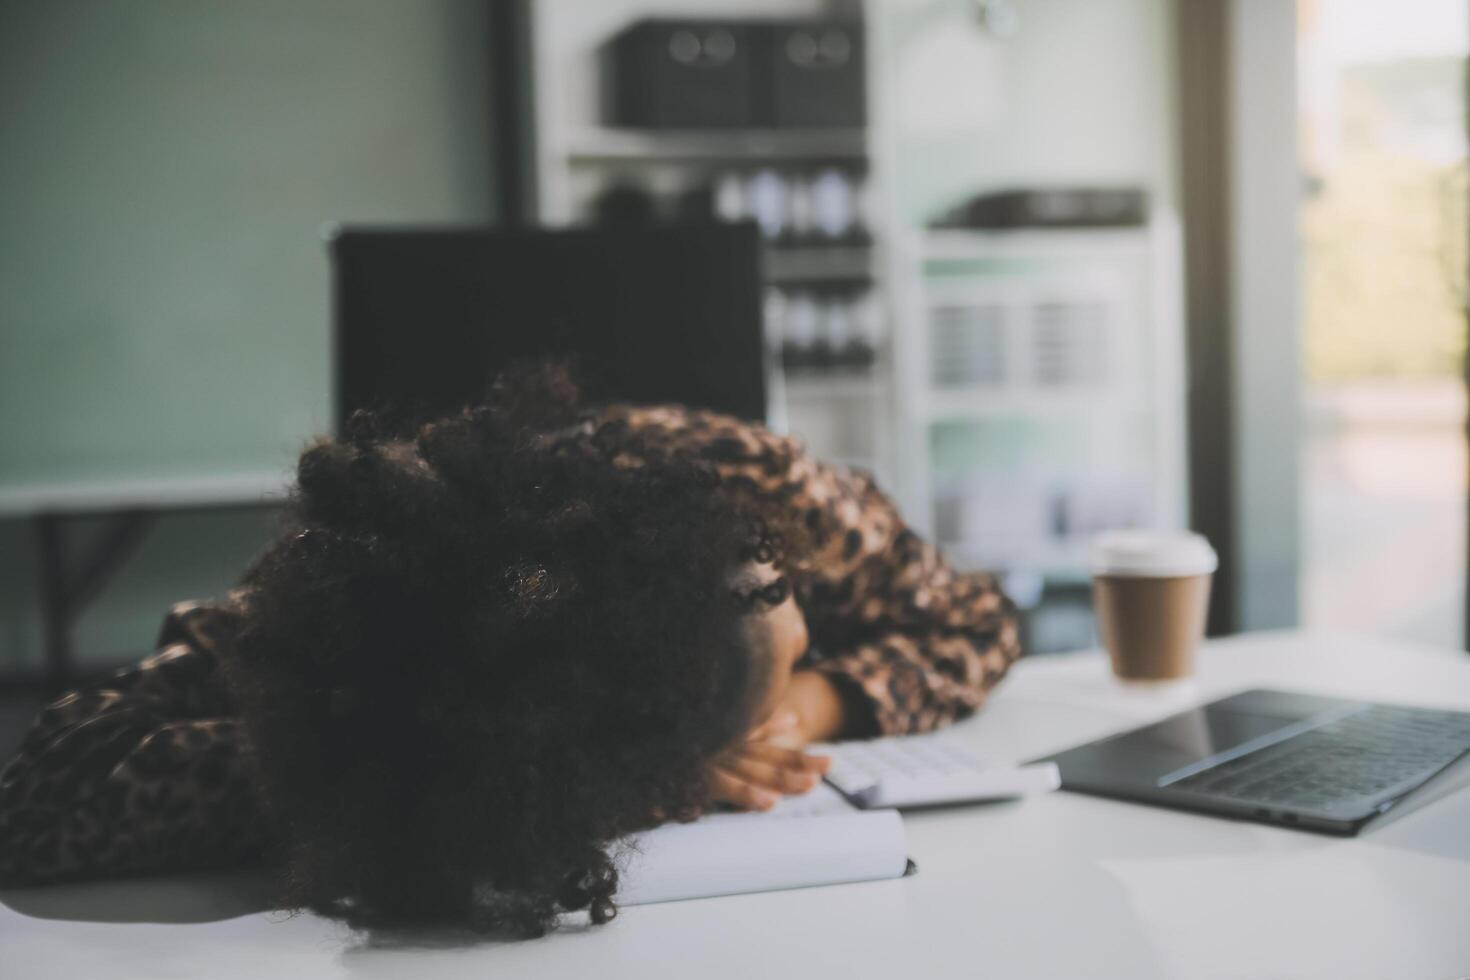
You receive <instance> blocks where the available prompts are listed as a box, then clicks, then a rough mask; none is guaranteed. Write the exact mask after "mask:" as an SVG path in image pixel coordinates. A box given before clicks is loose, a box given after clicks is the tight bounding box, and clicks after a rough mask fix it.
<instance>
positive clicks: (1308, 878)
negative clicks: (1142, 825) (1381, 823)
mask: <svg viewBox="0 0 1470 980" xmlns="http://www.w3.org/2000/svg"><path fill="white" fill-rule="evenodd" d="M1101 865H1102V867H1103V868H1104V870H1106V871H1107V872H1108V873H1109V874H1111V875H1113V876H1114V877H1115V878H1116V879H1117V880H1118V881H1119V882H1120V883H1121V884H1122V886H1123V888H1124V890H1125V891H1126V892H1127V894H1128V896H1129V898H1130V899H1131V901H1132V904H1133V906H1134V910H1135V912H1136V913H1137V914H1138V916H1139V917H1140V918H1141V919H1142V920H1143V924H1144V926H1145V932H1146V933H1147V935H1148V936H1149V937H1150V938H1151V939H1152V940H1153V942H1154V944H1155V946H1156V952H1157V953H1158V954H1159V956H1160V959H1161V960H1162V962H1163V964H1164V966H1165V967H1166V971H1165V972H1166V973H1167V974H1168V975H1170V976H1189V977H1296V976H1302V977H1326V976H1330V977H1333V978H1334V980H1349V978H1353V977H1362V978H1365V980H1368V978H1372V980H1381V978H1383V977H1458V976H1461V975H1463V974H1466V973H1467V972H1470V931H1467V930H1466V929H1465V914H1466V912H1467V910H1470V865H1467V864H1466V863H1464V862H1461V861H1456V860H1453V859H1449V858H1440V857H1433V856H1426V855H1422V854H1417V853H1414V852H1408V851H1402V850H1398V849H1391V848H1385V847H1380V846H1377V845H1373V844H1369V843H1366V842H1364V841H1362V840H1350V841H1330V840H1324V841H1322V842H1321V843H1320V844H1315V843H1314V845H1313V846H1312V847H1311V849H1309V850H1304V851H1292V852H1288V853H1281V852H1276V853H1274V854H1253V855H1238V854H1237V855H1228V856H1220V857H1202V858H1172V859H1149V860H1115V861H1103V862H1101Z"/></svg>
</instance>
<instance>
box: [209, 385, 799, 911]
mask: <svg viewBox="0 0 1470 980" xmlns="http://www.w3.org/2000/svg"><path fill="white" fill-rule="evenodd" d="M582 424H588V423H583V422H582V421H581V420H580V418H579V416H578V414H577V412H576V408H575V390H574V389H573V388H572V386H571V385H570V384H568V383H567V381H566V379H565V376H564V375H563V374H561V373H559V372H557V371H555V370H551V369H541V370H538V371H536V372H531V373H528V374H525V375H523V376H520V377H518V378H517V379H513V380H505V381H502V382H501V383H500V384H499V385H497V386H496V388H495V390H494V392H493V394H492V397H491V398H490V399H489V401H488V402H487V403H486V404H485V405H482V406H479V407H476V408H474V409H471V410H467V411H465V412H463V413H461V414H460V415H458V416H454V417H450V418H447V419H444V420H440V421H438V422H434V423H430V424H428V425H426V426H424V427H422V428H421V429H420V430H419V431H418V433H417V434H416V437H415V438H413V439H410V440H402V441H400V440H394V439H392V438H390V437H388V436H387V435H386V434H384V433H381V432H378V431H376V426H375V423H374V422H373V420H372V419H371V418H369V417H365V416H356V417H354V420H353V421H352V422H351V423H349V424H348V426H346V427H345V428H346V432H345V434H344V436H343V437H342V438H341V439H340V440H331V441H323V442H319V443H317V444H316V445H314V446H312V447H311V448H309V449H308V450H307V451H306V452H305V453H303V455H302V457H301V460H300V464H299V471H298V487H297V489H296V491H295V494H294V497H293V501H292V507H291V509H290V517H289V519H288V524H287V527H286V529H285V531H284V532H283V533H282V534H281V536H280V537H279V539H278V540H277V541H276V542H275V543H274V544H273V545H272V546H271V547H270V548H269V549H267V551H266V552H265V553H264V554H262V555H261V556H260V557H259V558H258V559H257V560H256V562H255V563H253V564H252V566H251V567H250V569H249V570H248V571H247V572H246V574H245V577H244V580H243V582H242V584H244V585H246V586H248V587H249V588H250V592H249V602H248V606H247V615H246V617H245V620H244V626H243V629H242V631H241V635H240V638H239V641H238V644H237V648H236V650H235V652H234V655H233V656H232V657H230V658H228V660H229V668H228V669H229V676H230V680H231V683H232V685H233V687H234V688H235V690H236V692H237V696H238V698H239V700H240V705H241V711H242V716H243V719H244V724H245V727H246V732H247V736H246V744H247V751H248V752H249V755H250V757H251V759H252V764H253V767H254V770H255V772H256V776H257V779H258V780H259V782H260V784H261V785H260V792H261V795H262V797H263V799H264V802H265V805H266V807H267V812H268V814H269V815H270V817H271V819H273V820H274V821H276V822H277V824H278V825H279V828H280V836H281V838H282V839H283V841H284V842H285V847H286V851H287V852H286V853H285V854H284V855H282V857H283V859H284V863H285V867H286V871H287V890H288V894H287V895H286V896H285V898H286V900H287V901H288V902H289V903H290V904H292V905H294V906H298V907H303V908H308V909H311V910H313V911H317V912H321V913H324V914H329V915H334V916H338V917H341V918H345V919H346V920H348V921H349V922H351V923H353V924H356V925H361V926H390V927H391V926H401V925H402V926H407V925H447V926H462V927H469V928H474V929H481V930H487V931H514V932H524V933H536V932H540V931H542V930H544V929H545V928H546V927H547V926H549V925H550V924H551V923H552V922H553V920H554V919H555V917H556V916H557V915H558V914H559V913H561V912H564V911H575V910H582V909H586V910H589V911H590V913H591V915H592V918H593V920H594V921H598V922H601V921H605V920H606V919H608V918H610V917H611V916H612V914H613V913H614V908H613V905H612V901H611V900H612V897H613V894H614V892H615V890H616V872H615V868H614V865H613V863H612V861H611V859H610V857H609V851H608V846H609V844H610V843H611V842H613V841H615V840H616V839H618V838H620V837H622V836H624V835H626V834H628V833H630V832H633V831H636V830H639V829H642V828H645V827H648V826H651V825H653V824H654V823H657V822H658V820H659V818H660V817H664V816H675V817H677V816H680V815H685V814H692V813H693V812H695V811H696V810H697V809H698V807H699V806H700V805H701V804H702V803H703V802H704V800H705V798H706V795H707V784H706V766H707V764H708V763H709V761H710V759H711V758H712V757H714V756H715V755H717V754H718V753H719V752H721V751H722V750H723V749H725V748H727V747H728V746H730V745H731V744H732V743H734V742H736V741H737V740H738V739H740V738H741V737H742V736H743V734H744V733H745V732H746V731H748V730H749V728H750V727H751V726H752V724H754V723H755V722H758V721H760V720H761V718H762V717H763V715H764V713H768V712H769V710H770V706H771V704H772V703H773V700H774V697H773V696H774V694H775V693H778V692H779V690H780V689H781V687H782V686H783V685H784V679H785V677H786V676H788V675H789V671H790V669H791V661H793V660H794V659H795V656H796V655H798V654H799V653H800V652H801V651H800V650H799V649H795V648H794V645H793V644H792V643H791V642H789V637H790V636H791V634H792V633H793V632H795V631H793V629H792V623H791V620H792V617H793V616H795V617H797V619H798V621H799V613H797V612H796V611H795V606H794V603H793V602H792V600H791V596H790V591H791V590H790V586H789V584H788V580H787V579H786V578H785V576H784V575H782V574H781V569H782V568H783V566H784V564H785V562H786V561H787V560H788V559H789V557H790V555H791V554H792V553H794V552H795V551H796V550H798V549H799V548H800V536H799V535H800V532H799V530H798V529H796V528H792V527H781V526H776V524H775V523H773V522H775V521H777V520H779V518H777V517H774V516H772V515H762V514H759V513H755V512H753V511H752V510H751V509H750V507H749V505H747V504H743V503H742V502H741V500H740V499H738V498H737V497H735V496H734V495H732V494H730V493H728V492H725V491H724V490H722V489H721V487H720V485H719V482H718V479H717V477H716V475H715V474H714V472H713V471H712V470H711V469H710V468H709V467H708V465H707V464H704V463H701V462H699V461H697V460H692V459H688V458H680V457H676V456H668V457H659V456H656V455H655V456H651V457H650V456H647V454H644V455H641V456H639V457H637V459H638V460H639V461H638V462H637V463H636V464H634V462H633V460H634V457H633V456H632V455H631V454H625V453H624V452H623V448H624V445H625V442H626V439H627V438H628V433H627V432H626V431H625V430H624V429H622V428H621V427H620V426H619V425H618V424H617V423H610V424H605V425H602V426H601V428H598V429H595V430H591V432H590V437H588V438H578V439H566V438H560V436H562V435H564V434H565V433H566V432H568V431H571V430H573V429H575V428H576V427H577V426H579V425H582ZM800 632H801V636H802V637H804V631H800Z"/></svg>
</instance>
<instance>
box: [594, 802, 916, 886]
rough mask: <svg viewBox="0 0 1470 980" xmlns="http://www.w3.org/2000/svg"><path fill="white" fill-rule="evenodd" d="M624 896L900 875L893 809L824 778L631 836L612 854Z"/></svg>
mask: <svg viewBox="0 0 1470 980" xmlns="http://www.w3.org/2000/svg"><path fill="white" fill-rule="evenodd" d="M617 863H618V868H619V871H620V875H619V880H620V882H621V884H620V886H619V888H618V893H617V900H618V902H619V904H622V905H646V904H650V903H653V902H672V901H676V900H678V899H684V898H712V897H714V896H716V895H738V894H742V893H745V892H766V891H780V890H783V889H787V888H807V887H811V886H813V885H835V884H841V883H845V882H854V881H875V880H878V879H882V878H899V877H902V876H903V875H904V873H905V871H906V870H907V869H908V867H909V862H908V848H907V845H906V843H905V840H904V832H903V820H902V818H901V817H900V816H899V814H898V811H896V810H884V811H875V812H863V811H860V810H855V809H853V808H852V807H851V806H850V805H849V804H848V803H847V801H846V800H844V799H843V798H842V795H841V794H840V793H838V792H837V791H836V790H834V789H832V788H831V787H829V786H826V785H825V784H819V785H818V786H817V787H816V788H815V789H813V790H812V791H811V792H810V793H806V794H804V795H802V796H791V797H787V798H786V799H784V800H782V801H781V802H780V803H779V804H777V805H776V806H775V807H773V808H772V809H770V810H768V811H766V812H764V813H717V814H711V815H709V816H706V817H702V818H700V819H699V820H697V821H695V822H693V823H688V824H666V825H664V826H662V827H658V828H655V829H653V830H649V831H645V832H644V833H641V834H637V835H635V836H634V837H632V838H630V839H629V840H628V841H627V842H626V843H625V844H624V845H623V847H622V848H621V853H620V854H619V855H618V859H617Z"/></svg>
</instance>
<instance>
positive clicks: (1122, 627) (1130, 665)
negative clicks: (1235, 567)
mask: <svg viewBox="0 0 1470 980" xmlns="http://www.w3.org/2000/svg"><path fill="white" fill-rule="evenodd" d="M1090 559H1091V565H1092V604H1093V609H1094V611H1095V612H1096V614H1097V628H1098V633H1099V634H1101V636H1102V641H1103V645H1104V646H1105V647H1107V650H1108V655H1109V656H1110V657H1111V658H1112V661H1113V673H1114V674H1116V675H1117V676H1118V677H1119V678H1120V679H1122V680H1125V681H1169V680H1177V679H1179V678H1183V677H1188V676H1189V675H1190V674H1192V673H1193V672H1194V650H1195V647H1197V646H1198V645H1199V642H1200V640H1201V639H1202V638H1203V636H1204V632H1205V611H1206V607H1207V606H1208V605H1209V600H1210V580H1211V578H1212V577H1213V576H1214V572H1215V568H1216V566H1217V565H1218V564H1219V559H1218V558H1217V557H1216V555H1215V549H1214V548H1211V547H1210V543H1209V542H1208V541H1206V540H1205V539H1204V538H1203V537H1201V536H1200V535H1198V534H1191V533H1189V532H1185V531H1175V532H1169V531H1109V532H1107V533H1105V534H1100V535H1098V536H1097V537H1096V538H1094V539H1093V540H1092V546H1091V555H1090Z"/></svg>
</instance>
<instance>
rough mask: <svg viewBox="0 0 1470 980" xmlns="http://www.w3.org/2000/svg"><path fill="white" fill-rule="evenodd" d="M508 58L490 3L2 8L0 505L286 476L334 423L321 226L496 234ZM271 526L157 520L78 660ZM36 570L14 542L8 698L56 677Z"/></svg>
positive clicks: (76, 3) (252, 517)
mask: <svg viewBox="0 0 1470 980" xmlns="http://www.w3.org/2000/svg"><path fill="white" fill-rule="evenodd" d="M488 43H489V39H488V25H487V23H486V17H485V5H484V3H483V2H481V0H418V2H413V3H408V2H401V0H312V2H309V3H302V2H289V0H249V2H223V0H87V2H80V0H18V2H17V0H7V2H5V3H3V4H0V127H3V128H0V488H3V487H13V486H16V485H23V484H30V483H51V482H63V483H71V482H75V481H91V480H105V479H116V478H128V477H153V476H159V475H175V474H177V475H181V476H187V475H191V474H210V473H224V472H236V471H242V470H261V469H274V470H284V469H285V468H286V467H288V466H289V464H290V462H291V460H292V459H293V458H294V456H295V454H296V452H298V451H299V449H300V447H301V445H302V444H303V442H305V441H306V440H307V439H309V438H310V437H311V436H312V434H314V433H316V432H319V431H321V430H323V429H324V428H325V427H326V426H327V425H328V424H329V419H330V414H329V406H330V390H329V373H330V371H329V349H328V348H329V330H328V320H329V301H330V297H329V288H328V286H329V283H328V268H327V262H326V256H325V253H324V250H323V245H322V241H321V237H320V234H321V229H322V227H323V225H325V224H326V223H329V222H335V221H344V222H354V221H371V222H400V221H484V220H490V219H493V217H494V216H493V214H492V213H491V209H492V206H493V205H492V192H493V187H494V184H493V177H494V175H493V173H492V172H491V165H492V160H491V145H490V134H489V111H490V100H489V78H488V64H487V58H488ZM268 526H269V515H267V514H261V513H255V514H249V513H245V514H234V515H228V514H194V515H180V516H176V517H171V518H168V519H166V520H164V521H163V522H162V523H161V524H160V525H159V526H158V527H157V528H156V529H155V531H154V533H153V534H152V535H151V536H150V538H149V539H148V541H147V543H146V544H145V546H144V547H143V548H142V549H141V550H140V552H139V553H138V555H137V556H136V558H135V559H134V560H133V561H132V562H130V563H129V564H128V565H127V566H126V567H125V568H123V569H122V571H121V572H120V573H119V574H118V576H117V577H116V579H115V580H114V583H113V586H112V588H111V589H110V590H109V591H108V593H107V594H106V595H105V596H104V597H103V598H102V599H101V600H99V602H98V603H97V604H96V605H95V606H94V607H93V608H92V609H91V610H90V611H89V613H88V615H87V616H86V617H85V619H84V621H83V623H82V625H81V629H80V631H79V634H78V639H79V647H80V651H81V653H82V654H83V656H89V657H92V658H93V659H98V660H101V659H112V658H115V657H116V656H118V655H125V654H131V653H136V652H138V651H141V650H144V649H146V647H147V646H148V645H149V644H150V643H151V641H152V638H153V634H154V631H155V630H156V627H157V624H158V619H159V616H160V615H161V613H162V611H163V609H164V608H165V607H166V605H167V604H168V603H169V602H170V601H173V600H174V599H178V598H184V597H190V596H200V595H211V594H217V593H218V592H220V591H221V590H223V589H224V588H226V587H228V585H229V584H230V583H231V582H232V581H233V579H234V576H235V575H236V574H237V573H238V571H239V569H240V567H241V566H242V565H243V564H244V563H245V561H247V560H248V559H249V557H250V555H251V554H253V553H254V551H255V550H256V549H258V548H259V546H260V545H261V543H263V540H264V538H265V535H266V533H267V529H268ZM82 530H83V531H85V530H86V529H85V528H83V529H82ZM32 564H33V557H32V541H31V529H30V527H29V525H27V524H26V523H24V522H18V521H3V522H0V670H3V669H6V668H13V667H16V666H20V665H22V664H32V663H34V662H35V661H36V658H37V657H38V656H39V649H38V636H37V628H36V622H35V604H34V591H33V590H34V583H33V582H32V576H31V568H32Z"/></svg>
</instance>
